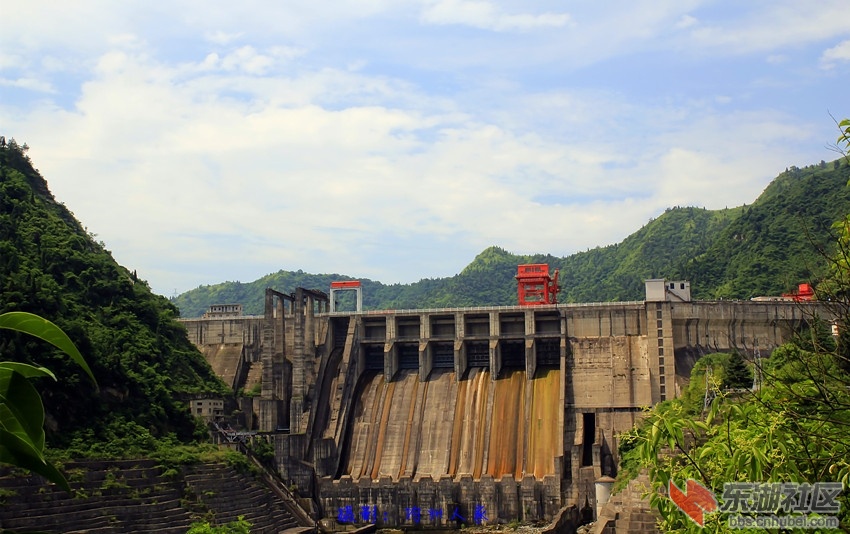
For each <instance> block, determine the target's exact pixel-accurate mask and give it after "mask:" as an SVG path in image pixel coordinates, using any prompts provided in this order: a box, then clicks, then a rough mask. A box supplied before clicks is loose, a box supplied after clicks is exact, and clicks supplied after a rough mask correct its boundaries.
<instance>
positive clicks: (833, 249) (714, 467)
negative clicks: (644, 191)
mask: <svg viewBox="0 0 850 534" xmlns="http://www.w3.org/2000/svg"><path fill="white" fill-rule="evenodd" d="M839 127H840V128H841V132H842V135H841V137H839V141H838V142H839V146H840V147H841V148H842V150H844V149H850V120H844V121H842V122H841V123H840V124H839ZM824 167H826V165H822V166H821V170H825V169H824ZM837 167H838V165H834V170H836V171H839V170H841V169H838V168H837ZM842 169H846V166H843V167H842ZM798 174H799V172H798V171H796V170H792V171H791V173H790V174H789V173H786V176H784V177H780V178H781V179H782V181H781V182H780V183H779V184H778V187H776V188H774V189H773V190H770V191H767V192H765V195H763V198H765V202H767V201H769V200H770V199H769V197H770V196H775V197H777V198H776V200H778V201H779V202H780V203H781V204H780V205H783V204H784V205H785V206H789V203H788V202H787V200H786V199H780V198H778V197H781V196H783V195H788V196H793V194H794V193H793V191H794V189H795V188H796V187H797V186H798V185H799V184H798V183H797V182H796V181H795V178H796V177H797V175H798ZM812 174H813V175H814V176H823V175H824V173H822V172H817V171H815V172H814V173H812ZM841 175H842V176H846V170H845V171H844V172H843V173H841ZM824 181H825V180H823V181H821V182H820V183H810V184H809V186H810V187H812V188H814V189H813V190H812V191H811V192H812V193H813V194H816V195H817V194H821V195H824V196H827V197H831V196H832V195H829V193H830V192H829V191H828V190H826V189H824V187H825V186H823V182H824ZM846 183H847V182H846V180H845V182H844V183H842V184H837V185H836V186H835V187H837V188H838V189H840V190H842V192H844V193H846V191H847V189H848V186H846V185H845V184H846ZM766 197H768V198H766ZM827 206H828V205H825V206H824V209H827ZM829 207H831V208H834V209H842V208H836V207H835V206H829ZM789 209H790V208H789ZM793 209H795V210H799V211H801V212H803V213H806V212H807V210H808V209H809V207H808V206H801V205H795V206H794V207H793ZM746 216H748V218H749V220H750V221H753V220H755V221H757V222H758V223H759V224H761V225H762V228H764V227H767V230H766V232H765V233H767V234H774V235H782V233H781V232H778V233H776V232H774V231H772V230H771V228H777V227H778V225H777V224H776V223H775V222H774V221H773V220H772V219H768V218H765V217H763V214H762V213H761V212H760V211H759V210H757V209H756V207H755V206H754V207H753V210H752V212H750V213H748V214H746ZM818 217H820V219H819V220H818V219H817V218H818ZM829 217H831V215H830V214H824V213H811V217H809V218H808V220H809V221H814V224H815V225H817V224H824V225H826V224H828V222H829V221H830V220H831V219H830V218H829ZM744 222H745V221H744V219H743V218H742V219H741V220H739V221H736V222H735V223H733V225H730V228H731V231H733V232H735V233H734V235H736V236H739V239H738V241H739V243H741V244H742V245H741V246H742V247H743V248H744V249H748V250H750V252H751V253H752V254H757V252H755V250H760V251H761V253H762V254H765V250H769V246H768V245H773V246H774V247H779V246H780V245H781V243H779V242H771V239H770V238H767V239H764V238H763V237H761V236H759V235H756V234H755V233H747V228H748V226H747V225H745V224H744ZM832 229H833V231H834V234H835V236H834V238H833V242H832V243H831V244H832V246H828V247H827V246H826V243H823V244H822V246H821V247H820V248H821V253H820V255H819V256H818V258H819V260H820V262H819V263H820V265H819V266H818V267H817V268H816V270H817V271H818V272H820V273H822V274H823V276H824V279H823V280H822V283H821V284H820V285H819V289H818V295H817V296H818V298H819V299H820V300H821V301H822V302H823V303H824V305H825V306H826V311H827V312H828V315H829V316H830V320H829V321H826V320H824V319H823V318H821V317H818V316H810V317H808V320H807V323H808V327H807V328H806V329H805V330H804V331H803V332H801V333H800V335H799V336H798V337H797V338H796V339H794V340H793V342H791V343H788V344H786V345H783V346H781V347H779V348H777V349H776V350H774V351H773V353H772V354H770V356H769V358H765V359H764V360H761V359H754V361H751V362H749V364H746V363H745V362H744V361H743V358H742V357H741V356H740V355H737V354H735V355H718V354H714V355H710V356H706V357H703V358H702V359H700V361H698V362H697V363H696V365H695V366H694V368H693V371H692V374H691V380H690V383H689V385H688V389H687V390H686V392H685V394H684V395H682V396H681V397H680V398H677V399H673V400H669V401H666V402H662V403H660V404H658V405H656V406H654V407H653V408H652V410H650V411H649V413H648V414H647V417H646V418H645V419H644V420H643V422H642V424H641V425H640V426H639V428H637V429H634V430H633V431H631V432H629V433H627V434H625V435H623V436H621V437H620V456H621V458H620V465H621V468H622V469H621V472H620V477H619V478H620V483H621V484H622V483H623V481H624V480H625V479H628V478H629V477H631V476H632V475H634V474H635V472H636V471H637V470H639V469H646V470H647V471H648V473H649V476H650V481H651V486H652V487H651V488H649V491H648V492H647V495H648V497H649V499H650V502H651V503H652V506H653V508H654V509H655V510H656V511H657V512H658V513H659V515H660V518H661V520H660V524H659V526H660V527H661V529H662V530H663V531H664V532H706V531H708V532H728V531H730V530H734V529H733V528H731V527H732V526H733V525H731V524H730V516H731V517H733V518H735V519H734V520H735V521H738V519H737V518H739V517H743V518H745V519H750V520H754V521H755V520H763V519H764V518H765V516H768V518H769V517H770V515H771V514H774V515H776V516H780V517H781V516H784V515H790V516H795V515H796V516H798V517H799V516H801V515H806V516H807V517H809V518H811V517H815V518H817V517H818V516H820V517H828V518H831V519H835V518H838V519H839V520H840V525H836V526H838V528H840V529H841V530H843V531H847V530H848V528H850V496H848V495H847V493H846V489H847V487H848V486H850V210H846V209H845V213H844V214H843V215H842V216H841V217H839V218H837V220H836V222H835V223H834V225H833V226H832ZM727 230H729V229H727ZM758 242H761V243H762V246H761V247H749V245H751V244H753V243H758ZM786 248H787V247H786ZM795 248H796V247H795ZM753 258H755V256H751V259H753ZM733 264H734V262H727V263H726V267H727V268H730V267H731V266H732V265H733ZM738 267H739V268H743V269H746V268H747V267H749V266H748V265H746V264H743V263H742V264H739V265H738ZM789 267H791V268H795V267H796V266H793V265H792V266H789ZM803 267H804V268H805V269H808V268H811V267H810V266H803ZM760 268H761V269H771V268H772V267H771V266H769V265H762V266H761V267H760ZM724 272H726V271H725V269H723V268H719V269H716V271H715V273H716V274H717V276H723V273H724ZM746 272H747V273H748V274H749V275H751V276H757V275H758V274H759V271H758V270H747V271H746ZM771 272H772V273H773V274H774V275H776V274H778V273H777V271H771ZM800 272H808V271H791V275H792V276H793V275H794V274H795V273H800ZM760 283H766V282H760ZM724 287H725V288H726V289H725V290H729V291H733V290H734V285H731V284H728V283H727V284H725V285H724ZM833 328H834V329H835V330H833ZM834 332H837V335H835V334H834ZM749 368H752V371H753V372H754V373H755V375H756V376H758V377H759V380H758V381H756V382H755V383H754V382H751V378H750V376H751V375H750V372H749ZM747 384H753V387H752V388H750V387H747ZM756 385H757V386H758V387H755V386H756ZM706 389H708V390H709V391H710V392H714V393H715V394H716V398H714V400H713V401H712V402H711V403H710V404H708V405H707V402H708V401H709V400H710V399H711V397H712V396H713V395H705V392H706ZM689 480H691V481H696V483H697V484H699V485H701V486H703V487H704V488H707V489H708V490H709V491H711V492H713V493H714V495H715V496H716V497H717V499H716V500H717V501H720V502H719V503H717V502H714V503H712V502H710V501H708V500H705V499H704V496H703V500H701V502H700V504H699V506H698V507H693V508H692V509H691V510H690V511H689V514H690V516H691V517H688V515H686V514H685V513H683V512H682V510H680V509H679V507H677V506H676V504H675V503H674V500H673V498H672V497H674V496H675V495H677V494H676V493H674V486H673V485H676V487H677V488H680V487H681V488H684V487H686V481H689ZM732 483H745V484H739V485H737V487H735V486H732V485H731V484H732ZM752 483H757V486H754V485H752ZM747 484H749V485H750V487H749V489H744V490H742V488H746V487H747ZM783 484H784V485H783ZM791 484H801V485H805V486H798V487H801V488H805V490H804V491H801V492H800V493H799V494H797V493H796V491H795V487H794V486H790V485H791ZM816 485H821V488H824V487H827V488H828V491H831V492H832V494H831V495H832V498H828V499H820V498H819V497H815V496H814V493H815V489H816V487H817V486H816ZM828 485H832V487H829V486H828ZM789 486H790V487H789ZM687 487H688V489H687V492H688V493H689V494H690V495H691V496H692V497H694V499H697V498H698V497H697V496H698V495H700V490H699V488H698V486H693V487H692V486H690V485H689V486H687ZM809 489H810V490H811V492H812V504H811V505H807V504H806V496H805V495H806V491H809ZM742 491H744V492H742ZM824 495H826V496H829V495H830V494H829V493H821V494H820V496H824ZM796 499H799V500H798V501H797V503H798V504H799V508H797V509H795V508H796V507H797V504H795V500H796ZM799 501H802V502H799ZM818 503H820V504H823V505H824V506H821V507H820V509H818V508H819V507H818V506H817V504H818ZM718 504H719V505H720V506H719V507H718V506H717V505H718ZM748 506H752V508H754V509H749V510H748V509H747V508H748ZM686 507H687V506H686ZM703 511H705V512H706V513H705V514H703ZM701 521H704V525H703V524H698V523H700V522H701ZM738 524H740V523H738ZM774 530H775V529H770V531H774ZM824 530H829V529H819V530H817V531H819V532H820V531H824Z"/></svg>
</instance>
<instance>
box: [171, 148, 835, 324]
mask: <svg viewBox="0 0 850 534" xmlns="http://www.w3.org/2000/svg"><path fill="white" fill-rule="evenodd" d="M848 178H850V166H848V164H847V163H846V162H843V163H842V162H841V161H840V160H839V161H835V162H831V163H826V162H821V163H820V164H817V165H811V166H809V167H806V168H804V169H799V168H796V167H792V168H791V169H790V170H788V171H786V172H784V173H782V174H781V175H780V176H778V177H777V178H776V179H775V180H774V181H773V182H772V183H771V184H770V185H769V186H768V187H767V188H766V189H765V191H764V192H763V193H762V195H761V196H760V197H759V198H758V199H756V200H755V201H754V202H753V204H752V205H749V206H747V205H745V206H741V207H737V208H733V209H724V210H716V211H712V210H706V209H704V208H694V207H676V208H670V209H668V210H667V211H665V213H663V214H661V215H660V216H659V217H658V218H656V219H654V220H652V221H650V222H649V223H648V224H646V225H645V226H644V227H643V228H640V229H639V230H637V231H636V232H635V233H633V234H632V235H630V236H629V237H627V238H626V239H624V240H623V241H622V242H621V243H617V244H615V245H610V246H607V247H598V248H595V249H592V250H588V251H585V252H579V253H577V254H573V255H571V256H567V257H564V258H557V257H554V256H551V255H545V254H537V255H516V254H511V253H509V252H507V251H505V250H503V249H501V248H499V247H495V246H494V247H490V248H488V249H486V250H484V251H482V252H481V253H480V254H479V255H478V256H476V257H475V259H474V260H473V261H472V263H470V264H469V265H468V266H467V267H466V268H465V269H464V270H463V271H462V272H461V273H459V274H457V275H455V276H452V277H448V278H438V279H425V280H421V281H419V282H416V283H413V284H395V285H384V284H381V283H380V282H375V281H372V280H363V304H364V307H366V308H367V309H391V308H395V309H400V308H426V307H454V306H487V305H511V304H516V281H515V280H514V276H515V275H516V267H517V265H519V264H522V263H548V264H549V265H550V266H551V267H553V268H558V269H560V279H561V282H560V283H561V287H562V291H561V294H560V296H559V301H560V302H605V301H625V300H641V299H643V297H644V281H645V280H646V279H648V278H667V279H687V280H689V281H690V282H691V288H692V291H693V294H694V297H695V298H699V299H715V298H741V299H746V298H750V297H752V296H757V295H779V294H781V293H783V292H787V291H789V290H791V289H793V288H794V287H796V285H797V284H798V283H800V282H804V281H812V280H816V279H817V278H818V276H819V275H820V274H821V272H822V269H823V268H824V267H825V265H824V261H823V257H822V256H821V255H820V254H819V252H818V247H824V246H828V244H830V243H834V242H835V239H834V236H832V235H831V231H830V226H831V224H832V223H833V222H835V221H837V220H838V219H839V218H840V217H841V216H842V214H844V213H846V212H848V211H850V193H849V192H848V190H847V188H845V187H844V185H845V184H846V183H847V181H848ZM350 278H351V277H350V276H345V275H340V274H328V275H311V274H307V273H303V272H301V271H298V272H290V271H283V270H282V271H279V272H277V273H273V274H270V275H268V276H265V277H263V278H261V279H259V280H256V281H254V282H250V283H239V282H225V283H222V284H215V285H209V286H201V287H198V288H197V289H193V290H191V291H188V292H186V293H183V294H182V295H179V296H178V297H176V298H175V299H174V301H173V302H174V304H176V305H177V306H178V307H179V308H180V310H181V313H182V315H183V316H184V317H197V316H199V315H201V314H202V313H203V312H204V311H206V309H207V307H208V306H209V305H211V304H217V303H242V304H243V305H244V306H245V310H246V313H252V314H259V313H262V303H263V292H264V290H265V288H266V287H273V288H275V289H277V290H279V291H284V292H291V291H293V290H294V289H295V288H296V287H299V286H300V287H307V288H315V289H321V290H324V291H327V290H328V288H329V287H330V282H331V281H333V280H345V279H350Z"/></svg>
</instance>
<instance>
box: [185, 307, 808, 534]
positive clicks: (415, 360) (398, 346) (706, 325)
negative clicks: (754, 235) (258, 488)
mask: <svg viewBox="0 0 850 534" xmlns="http://www.w3.org/2000/svg"><path fill="white" fill-rule="evenodd" d="M814 306H816V305H814V304H811V305H810V304H801V303H787V302H734V301H730V302H725V301H724V302H674V301H666V300H660V299H659V300H647V301H641V302H627V303H600V304H592V305H588V304H584V305H577V304H575V305H569V304H568V305H564V304H560V305H546V306H535V307H519V306H512V307H492V308H461V309H438V310H393V311H380V312H363V313H351V312H349V313H345V312H335V313H329V312H327V311H326V310H323V309H322V307H321V305H318V304H316V302H315V301H314V299H313V296H311V295H310V294H307V295H306V296H305V295H301V296H299V297H296V298H294V299H293V300H291V301H290V300H287V299H281V298H276V299H267V311H266V314H265V316H264V317H252V318H243V319H233V318H228V319H222V320H221V321H215V320H209V319H207V320H201V319H199V320H188V321H184V323H185V324H186V325H187V330H188V331H189V334H190V337H191V338H192V339H193V341H195V343H196V344H198V345H199V346H212V345H221V344H233V343H239V342H240V340H241V341H243V343H244V347H245V350H243V351H242V356H241V357H242V358H243V359H244V361H242V362H241V363H240V365H244V366H246V367H249V368H250V371H239V372H237V373H236V375H237V381H238V376H239V375H240V373H242V374H246V375H252V376H257V375H258V373H259V371H258V370H261V374H262V377H263V379H262V394H261V395H260V396H258V397H254V398H252V399H246V400H245V402H246V404H245V405H244V412H245V413H246V414H248V415H249V416H250V417H251V421H250V423H249V424H251V425H253V426H254V427H255V428H256V429H257V430H259V431H260V432H261V434H263V435H265V436H266V438H265V439H269V440H271V441H273V442H274V445H275V451H276V452H275V456H276V459H277V464H278V468H279V472H280V474H281V476H282V477H283V478H284V479H285V480H286V481H287V482H288V483H290V484H292V485H293V486H295V487H297V488H299V491H302V492H303V493H304V494H309V495H311V496H312V497H313V499H314V500H315V502H316V503H317V506H318V508H319V510H320V511H321V513H322V514H323V515H324V516H325V517H330V518H334V517H336V516H337V513H338V512H339V511H340V510H349V509H351V510H354V511H357V510H362V509H365V508H364V507H368V509H369V510H372V511H375V510H377V511H378V512H379V513H378V514H377V518H376V519H375V518H373V516H372V513H371V512H370V514H369V515H368V516H367V517H366V519H363V518H362V517H361V516H359V515H357V514H355V518H354V519H355V520H354V521H352V522H354V523H368V522H377V523H379V524H382V525H386V526H413V525H415V518H413V517H411V516H410V513H409V512H410V510H412V509H420V510H432V511H434V512H435V519H434V523H431V524H433V526H448V525H449V524H450V521H449V518H450V517H451V515H452V512H453V511H456V512H457V513H458V514H460V515H463V516H464V517H467V518H468V517H470V516H471V515H472V513H473V511H474V510H475V509H477V507H482V509H486V510H487V517H488V520H490V521H496V520H507V521H510V520H514V519H518V520H546V519H551V518H552V517H553V516H554V515H555V514H556V513H557V511H558V509H560V508H561V507H562V506H565V505H570V504H572V505H578V506H581V505H583V504H584V503H585V502H589V503H590V504H591V505H593V503H594V498H595V497H594V491H593V485H594V481H595V480H597V479H598V478H599V477H600V476H602V475H609V476H614V475H616V470H617V462H618V458H617V443H618V434H619V433H620V432H623V431H626V430H628V429H630V428H631V426H632V425H633V423H634V422H635V421H636V420H637V419H638V418H639V417H640V416H641V412H642V410H643V409H644V407H647V406H651V405H653V404H655V403H657V402H660V401H662V400H664V399H667V398H672V397H674V396H676V395H678V392H679V391H680V388H681V386H682V384H683V383H684V380H686V378H687V376H688V374H689V372H690V368H691V367H692V365H693V363H694V361H696V359H697V358H699V357H700V356H701V355H704V354H707V353H711V352H724V351H730V350H738V351H741V352H745V353H747V354H753V353H754V352H757V351H761V353H762V354H763V355H767V354H768V353H769V351H770V350H772V348H773V347H776V346H778V345H780V344H782V343H784V342H785V341H786V340H788V339H790V337H791V335H792V334H793V333H794V332H795V331H797V330H799V328H800V327H801V326H803V325H805V324H806V322H807V320H809V318H810V317H811V316H812V315H814V313H815V311H816V309H815V307H814ZM240 324H242V325H243V326H244V328H242V329H241V330H240ZM209 352H210V353H212V352H213V351H212V349H210V351H209ZM231 367H232V366H231ZM248 403H250V404H248ZM437 511H440V513H441V514H442V515H439V514H437ZM373 519H374V521H373Z"/></svg>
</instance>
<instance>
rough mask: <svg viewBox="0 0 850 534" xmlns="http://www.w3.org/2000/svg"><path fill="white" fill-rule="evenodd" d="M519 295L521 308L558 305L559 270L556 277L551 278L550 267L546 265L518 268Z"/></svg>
mask: <svg viewBox="0 0 850 534" xmlns="http://www.w3.org/2000/svg"><path fill="white" fill-rule="evenodd" d="M516 279H517V293H518V295H517V296H518V298H519V305H520V306H539V305H542V304H557V303H558V292H559V291H560V290H561V287H560V286H559V285H558V269H555V272H554V276H549V265H548V264H546V263H529V264H526V265H520V266H519V267H518V268H517V275H516Z"/></svg>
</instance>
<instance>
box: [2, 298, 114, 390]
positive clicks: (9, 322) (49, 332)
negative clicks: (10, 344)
mask: <svg viewBox="0 0 850 534" xmlns="http://www.w3.org/2000/svg"><path fill="white" fill-rule="evenodd" d="M0 328H6V329H9V330H15V331H18V332H23V333H25V334H30V335H31V336H35V337H37V338H39V339H42V340H44V341H46V342H48V343H50V344H51V345H53V346H54V347H56V348H58V349H59V350H61V351H63V352H64V353H65V354H67V355H68V356H70V357H71V359H73V360H74V361H75V362H77V364H78V365H79V366H80V367H82V368H83V370H84V371H85V372H86V374H88V375H89V378H91V380H92V382H94V383H95V384H97V380H95V379H94V374H92V372H91V369H89V366H88V364H87V363H86V360H85V359H84V358H83V355H82V354H80V351H78V350H77V347H76V346H75V345H74V342H73V341H71V338H69V337H68V335H67V334H66V333H65V332H64V331H63V330H62V329H61V328H59V327H58V326H56V325H55V324H53V323H51V322H50V321H48V320H47V319H44V318H43V317H39V316H38V315H35V314H32V313H27V312H8V313H4V314H0Z"/></svg>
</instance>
